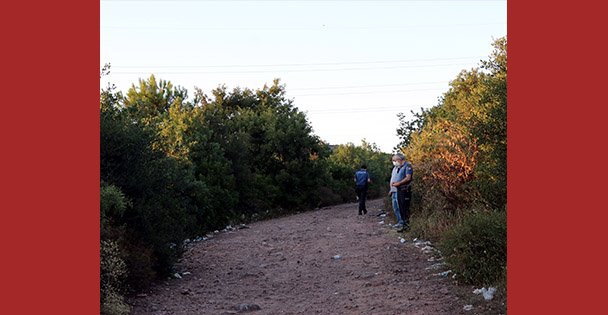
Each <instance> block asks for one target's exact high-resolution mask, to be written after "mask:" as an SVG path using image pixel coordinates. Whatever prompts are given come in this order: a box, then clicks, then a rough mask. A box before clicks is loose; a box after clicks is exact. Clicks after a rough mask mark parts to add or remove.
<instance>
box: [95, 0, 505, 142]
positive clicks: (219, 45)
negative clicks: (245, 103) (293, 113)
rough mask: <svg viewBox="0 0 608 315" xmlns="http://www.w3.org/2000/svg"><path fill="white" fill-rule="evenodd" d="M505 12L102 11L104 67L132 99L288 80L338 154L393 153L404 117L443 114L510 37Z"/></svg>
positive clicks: (468, 5)
mask: <svg viewBox="0 0 608 315" xmlns="http://www.w3.org/2000/svg"><path fill="white" fill-rule="evenodd" d="M506 5H507V3H506V0H501V1H494V0H477V1H474V0H469V1H459V0H448V1H433V0H427V1H412V0H401V1H399V0H392V1H388V0H385V1H365V0H359V1H356V0H355V1H347V0H341V1H340V0H334V1H315V0H309V1H295V0H283V1H278V0H274V1H272V0H266V1H255V0H249V1H245V0H240V1H235V0H222V1H209V0H187V1H183V0H182V1H159V0H130V1H127V0H101V2H100V8H101V25H100V30H101V33H100V38H101V42H100V47H101V51H100V56H101V57H100V65H103V64H105V63H111V65H112V67H111V73H110V75H109V76H106V77H103V78H102V80H101V87H105V86H107V83H108V82H111V83H113V84H115V85H116V86H117V88H118V89H119V90H121V91H123V92H126V91H127V90H128V89H129V87H130V86H131V84H134V83H135V84H137V82H138V79H139V78H148V77H149V76H150V74H154V75H155V76H156V78H157V79H163V80H168V81H171V83H173V85H175V86H182V87H184V88H186V89H187V90H188V92H189V94H190V96H193V95H194V87H195V86H196V87H199V88H201V89H202V90H203V91H204V92H205V93H206V94H207V95H210V92H211V90H212V89H214V88H216V87H218V86H219V85H226V86H227V87H228V89H229V90H232V88H234V87H237V86H238V87H241V88H245V87H247V88H251V89H254V90H255V89H258V88H262V87H263V85H264V84H265V83H267V84H268V85H270V84H272V81H273V79H275V78H279V79H281V82H282V83H284V84H285V85H286V90H287V96H288V97H289V98H293V99H294V105H295V106H297V107H298V108H299V109H300V110H301V111H303V112H306V113H307V116H308V119H309V122H310V124H311V125H312V127H313V130H314V133H315V134H316V135H318V136H319V137H320V138H321V139H323V140H325V141H326V142H329V143H330V144H345V143H347V142H352V143H355V144H360V142H361V139H366V140H367V141H368V142H372V143H376V144H377V145H378V146H379V147H380V149H381V150H382V151H384V152H392V151H393V147H395V145H397V143H398V142H399V140H398V137H397V134H396V130H397V128H398V126H399V120H398V118H397V113H399V112H403V113H405V114H407V116H408V117H411V114H410V110H415V111H418V110H419V109H420V108H421V107H423V108H428V107H431V106H434V105H437V103H438V98H439V97H440V96H441V95H442V93H443V92H445V91H447V89H448V84H449V81H451V80H453V79H454V78H455V77H456V75H457V74H458V73H459V72H460V71H462V70H470V69H471V68H473V67H477V66H479V61H480V60H487V59H488V56H489V54H490V53H491V51H492V45H491V43H492V42H493V41H494V39H497V38H500V37H503V36H505V35H506V33H507V8H506Z"/></svg>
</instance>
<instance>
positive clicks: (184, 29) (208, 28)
mask: <svg viewBox="0 0 608 315" xmlns="http://www.w3.org/2000/svg"><path fill="white" fill-rule="evenodd" d="M488 25H506V22H502V23H474V24H472V23H468V24H466V23H465V24H427V25H423V24H420V25H406V26H337V27H333V26H316V27H166V26H154V27H150V26H102V27H101V28H104V29H119V30H120V29H133V30H144V31H157V30H173V31H187V30H193V31H308V30H315V31H318V30H321V31H336V30H355V31H361V30H404V29H411V28H421V27H424V28H432V27H468V26H488Z"/></svg>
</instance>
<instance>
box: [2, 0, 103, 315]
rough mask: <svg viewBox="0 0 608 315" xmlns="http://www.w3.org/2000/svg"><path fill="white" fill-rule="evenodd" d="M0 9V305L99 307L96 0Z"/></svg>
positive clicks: (9, 309)
mask: <svg viewBox="0 0 608 315" xmlns="http://www.w3.org/2000/svg"><path fill="white" fill-rule="evenodd" d="M0 11H1V12H0V23H1V24H0V26H1V29H2V41H3V45H2V46H3V47H2V49H1V51H2V53H1V54H2V57H3V58H2V60H3V61H4V63H5V65H3V69H2V79H3V81H4V82H3V83H4V84H3V87H4V89H3V93H2V94H3V101H2V105H3V106H2V114H1V116H0V117H1V118H2V123H0V137H1V141H0V143H2V147H3V150H2V154H0V156H1V157H0V167H2V170H1V172H0V173H1V174H2V175H0V176H1V177H0V178H2V183H3V185H2V186H3V189H2V193H1V194H2V196H1V198H0V209H1V210H0V213H1V214H0V242H1V243H0V248H1V249H2V259H0V261H1V265H0V270H1V271H2V272H3V276H2V281H0V283H1V285H0V286H2V292H3V293H2V298H1V301H2V303H1V304H2V305H1V306H0V309H1V310H2V313H3V314H99V2H97V1H75V0H69V1H9V2H6V3H4V4H3V8H2V10H0Z"/></svg>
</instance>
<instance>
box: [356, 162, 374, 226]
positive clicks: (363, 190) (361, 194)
mask: <svg viewBox="0 0 608 315" xmlns="http://www.w3.org/2000/svg"><path fill="white" fill-rule="evenodd" d="M371 182H372V180H371V179H370V178H369V173H368V172H367V165H365V164H363V165H361V169H360V170H358V171H357V172H355V192H357V199H359V215H362V214H367V208H366V207H365V199H366V198H367V186H368V185H369V183H371Z"/></svg>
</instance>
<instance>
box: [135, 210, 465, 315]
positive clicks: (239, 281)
mask: <svg viewBox="0 0 608 315" xmlns="http://www.w3.org/2000/svg"><path fill="white" fill-rule="evenodd" d="M382 207H383V204H382V200H381V199H378V200H371V201H368V209H369V213H368V214H367V215H365V216H358V215H357V205H356V204H354V203H353V204H344V205H340V206H335V207H328V208H323V209H320V210H317V211H311V212H306V213H301V214H297V215H293V216H289V217H284V218H279V219H273V220H268V221H263V222H257V223H253V224H251V225H249V226H248V228H244V229H239V230H236V231H229V232H222V233H218V234H215V235H214V236H213V238H211V239H208V240H205V241H201V242H198V243H196V244H195V245H193V246H192V247H191V248H190V249H189V250H188V251H187V253H186V254H185V255H184V257H183V259H182V262H180V263H179V264H178V265H177V270H179V271H180V273H181V274H182V278H181V279H177V278H176V279H171V280H167V281H166V282H165V283H164V284H160V285H158V286H156V287H154V288H153V290H152V291H151V292H150V293H148V294H147V295H146V296H141V297H138V298H135V299H134V300H132V301H131V303H132V304H133V305H134V314H154V315H161V314H236V313H243V312H252V313H254V314H461V313H467V312H465V311H463V305H464V304H465V303H464V301H461V300H460V299H459V298H458V297H457V296H456V294H455V289H454V288H453V286H452V284H451V282H450V279H449V278H448V277H442V276H438V275H434V274H437V273H438V272H439V271H441V270H442V269H439V270H434V269H428V267H430V266H432V265H433V264H435V263H436V262H433V261H429V258H431V257H432V254H428V253H423V252H422V251H421V249H420V248H419V247H420V246H418V247H416V246H415V244H413V243H412V240H411V238H409V237H408V235H403V236H404V238H405V239H406V242H405V243H401V242H400V239H399V237H400V236H402V235H401V234H398V233H397V232H396V231H394V230H393V229H391V228H390V227H389V226H387V225H386V224H380V223H379V222H380V221H382V220H383V219H387V218H382V217H378V216H377V214H379V213H380V211H381V210H382ZM387 223H388V222H387ZM336 255H339V256H340V258H338V259H335V258H334V256H336ZM431 260H432V258H431Z"/></svg>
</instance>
